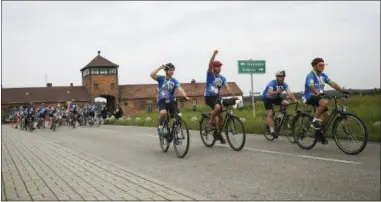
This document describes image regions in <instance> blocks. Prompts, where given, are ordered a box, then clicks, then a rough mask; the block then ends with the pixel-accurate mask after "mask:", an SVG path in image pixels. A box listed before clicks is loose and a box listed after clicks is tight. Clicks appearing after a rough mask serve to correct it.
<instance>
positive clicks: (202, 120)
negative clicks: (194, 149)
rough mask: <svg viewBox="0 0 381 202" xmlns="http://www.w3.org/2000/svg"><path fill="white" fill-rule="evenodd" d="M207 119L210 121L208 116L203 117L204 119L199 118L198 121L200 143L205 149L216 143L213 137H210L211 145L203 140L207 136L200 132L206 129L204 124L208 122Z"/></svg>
mask: <svg viewBox="0 0 381 202" xmlns="http://www.w3.org/2000/svg"><path fill="white" fill-rule="evenodd" d="M209 119H210V116H204V117H202V118H201V120H200V137H201V141H202V143H203V144H204V145H205V146H206V147H213V146H214V144H215V143H216V138H214V135H212V136H213V140H212V142H211V143H207V142H206V140H205V139H204V137H207V136H208V134H206V135H204V134H203V131H202V130H203V129H204V128H206V127H207V126H206V124H208V123H207V122H208V120H209ZM204 122H205V124H204Z"/></svg>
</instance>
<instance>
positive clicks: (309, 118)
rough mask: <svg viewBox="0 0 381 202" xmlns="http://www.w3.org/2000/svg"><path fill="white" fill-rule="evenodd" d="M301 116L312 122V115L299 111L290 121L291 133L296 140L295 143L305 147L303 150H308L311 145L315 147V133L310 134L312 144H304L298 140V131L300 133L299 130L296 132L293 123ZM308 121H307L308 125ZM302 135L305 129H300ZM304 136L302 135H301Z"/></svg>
mask: <svg viewBox="0 0 381 202" xmlns="http://www.w3.org/2000/svg"><path fill="white" fill-rule="evenodd" d="M301 118H307V119H308V120H309V121H310V122H311V123H312V120H313V117H312V116H311V115H308V114H304V113H301V114H298V115H296V116H295V118H294V119H293V122H292V134H293V136H294V139H295V141H296V144H297V145H298V146H299V147H300V148H302V149H305V150H310V149H312V148H313V147H315V145H316V143H317V140H316V138H315V134H312V136H313V140H312V144H310V145H308V146H304V145H303V144H302V143H301V142H300V141H299V136H297V135H298V133H300V132H299V131H298V132H296V128H295V124H296V122H297V121H298V120H300V119H301ZM310 125H311V124H310V123H308V127H310ZM302 133H303V134H302V135H305V131H302ZM303 138H304V137H303Z"/></svg>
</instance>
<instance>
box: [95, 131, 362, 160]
mask: <svg viewBox="0 0 381 202" xmlns="http://www.w3.org/2000/svg"><path fill="white" fill-rule="evenodd" d="M100 130H102V131H108V132H113V133H117V132H118V131H114V130H104V129H100ZM137 135H144V136H148V137H154V138H157V135H149V134H137ZM218 146H221V147H230V146H229V145H218ZM243 149H244V150H249V151H257V152H262V153H270V154H279V155H285V156H294V157H300V158H307V159H315V160H321V161H331V162H338V163H348V164H357V165H361V164H362V163H360V162H356V161H346V160H340V159H332V158H323V157H317V156H308V155H300V154H293V153H286V152H277V151H271V150H263V149H254V148H249V147H244V148H243Z"/></svg>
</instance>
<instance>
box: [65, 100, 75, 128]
mask: <svg viewBox="0 0 381 202" xmlns="http://www.w3.org/2000/svg"><path fill="white" fill-rule="evenodd" d="M67 112H68V116H69V117H70V118H71V119H72V120H74V123H76V115H77V104H76V103H75V102H74V99H72V100H71V102H70V104H69V106H68V107H67Z"/></svg>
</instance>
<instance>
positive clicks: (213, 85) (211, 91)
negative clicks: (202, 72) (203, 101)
mask: <svg viewBox="0 0 381 202" xmlns="http://www.w3.org/2000/svg"><path fill="white" fill-rule="evenodd" d="M226 84H227V83H226V78H225V77H224V76H222V75H220V74H215V73H213V72H209V71H208V72H207V73H206V86H205V92H204V96H220V90H221V87H222V86H225V85H226Z"/></svg>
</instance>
